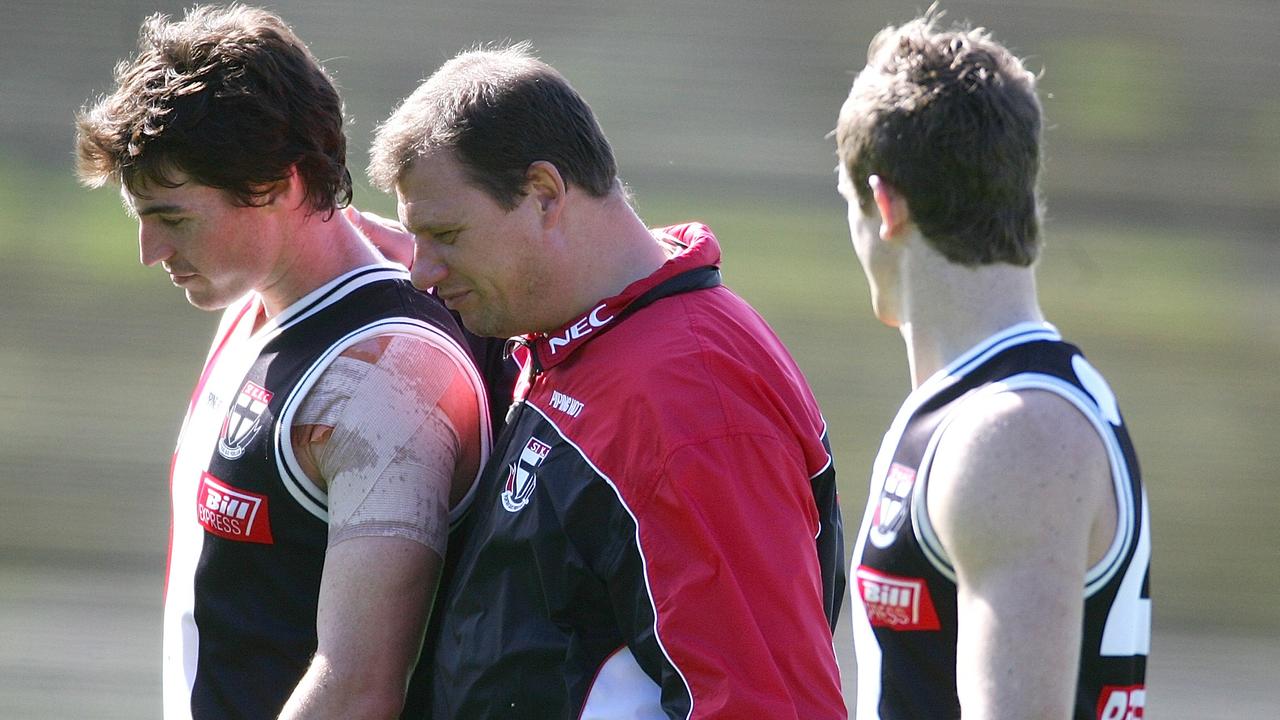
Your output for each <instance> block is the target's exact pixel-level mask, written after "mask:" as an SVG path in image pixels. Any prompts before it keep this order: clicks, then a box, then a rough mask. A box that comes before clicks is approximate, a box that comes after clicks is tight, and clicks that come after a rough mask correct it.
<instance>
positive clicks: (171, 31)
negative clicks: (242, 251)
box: [76, 4, 351, 216]
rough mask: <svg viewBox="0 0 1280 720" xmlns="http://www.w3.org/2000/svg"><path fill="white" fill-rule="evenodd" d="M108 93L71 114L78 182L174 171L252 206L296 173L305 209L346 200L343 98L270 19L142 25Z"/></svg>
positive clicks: (213, 18) (199, 14)
mask: <svg viewBox="0 0 1280 720" xmlns="http://www.w3.org/2000/svg"><path fill="white" fill-rule="evenodd" d="M115 82H116V87H115V90H114V92H112V93H111V94H110V95H107V96H105V97H101V98H99V99H98V100H97V101H96V102H95V103H94V104H93V105H92V107H86V108H82V109H81V111H80V112H79V114H78V115H77V117H76V131H77V132H76V161H77V168H76V169H77V173H78V175H79V177H80V180H81V182H83V183H84V184H86V185H89V186H91V187H101V186H102V185H104V184H106V183H107V182H116V183H120V184H123V185H124V187H125V188H126V189H128V191H129V192H130V193H132V194H135V195H138V196H140V197H141V196H143V189H144V188H145V186H147V185H158V186H161V187H176V186H177V185H178V184H179V183H180V180H179V179H178V178H177V175H178V174H179V173H181V174H185V175H186V176H187V177H189V178H190V179H192V180H194V181H195V182H197V183H200V184H202V185H207V186H209V187H214V188H219V189H222V190H225V191H226V192H228V193H229V194H230V195H231V197H232V198H234V200H235V201H236V202H238V203H240V204H243V205H261V204H262V203H263V202H265V198H266V197H267V195H268V194H269V193H270V192H271V190H272V188H273V186H274V185H275V184H277V183H278V182H279V181H281V180H284V179H285V178H287V177H288V176H289V173H290V171H291V169H293V168H297V172H298V176H299V178H300V179H301V180H302V183H303V185H304V187H305V190H306V201H305V202H306V203H308V204H309V205H310V210H311V211H312V212H322V213H326V216H329V215H332V214H333V212H334V211H335V210H336V209H337V208H340V207H342V206H344V205H346V204H347V203H349V202H350V201H351V174H350V172H348V170H347V166H346V153H347V140H346V135H345V134H344V133H343V108H342V100H341V98H339V97H338V91H337V89H336V88H335V87H334V83H333V80H332V79H331V78H330V77H329V75H328V73H326V72H325V70H324V68H323V67H321V66H320V63H319V62H318V61H317V60H316V59H315V57H313V56H312V54H311V51H310V50H308V49H307V46H306V45H304V44H303V43H302V41H301V40H299V39H298V37H297V35H295V34H294V32H293V30H291V29H290V28H289V26H288V25H286V24H285V22H284V21H283V20H281V19H280V18H279V17H278V16H276V15H274V14H272V13H270V12H267V11H266V10H261V9H258V8H253V7H247V6H244V5H239V4H234V5H230V6H225V7H218V6H211V5H204V6H199V7H195V8H192V9H191V10H189V11H188V12H187V14H186V16H185V17H183V19H182V20H180V21H176V22H174V21H171V20H170V19H169V17H168V16H166V15H161V14H156V15H152V16H151V17H149V18H147V20H146V21H145V22H144V23H143V24H142V29H141V31H140V32H139V36H138V53H137V55H135V56H134V57H133V58H131V59H130V60H126V61H122V62H121V63H119V64H118V65H116V68H115Z"/></svg>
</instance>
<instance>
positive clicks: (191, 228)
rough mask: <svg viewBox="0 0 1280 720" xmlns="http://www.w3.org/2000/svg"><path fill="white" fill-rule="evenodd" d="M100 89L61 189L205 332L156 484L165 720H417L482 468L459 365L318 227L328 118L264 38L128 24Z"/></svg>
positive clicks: (332, 176)
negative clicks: (159, 280)
mask: <svg viewBox="0 0 1280 720" xmlns="http://www.w3.org/2000/svg"><path fill="white" fill-rule="evenodd" d="M116 83H117V85H116V88H115V89H114V91H113V92H112V93H111V94H110V95H108V96H106V97H104V98H102V99H100V100H98V101H97V102H96V103H95V104H94V105H93V106H92V107H90V108H87V109H86V110H84V111H83V112H82V113H81V114H80V116H79V118H78V138H77V155H78V160H79V171H80V177H81V179H82V180H83V181H84V182H85V183H86V184H89V185H91V186H95V187H96V186H101V185H103V184H105V183H107V182H118V183H120V184H121V185H122V195H123V197H124V202H125V205H126V207H127V209H128V210H129V212H130V213H131V214H132V215H134V216H135V217H137V218H138V222H139V233H138V244H139V248H140V254H141V260H142V262H143V263H144V264H146V265H155V264H159V265H161V266H162V267H163V268H164V269H165V270H166V271H167V272H168V273H169V276H170V278H171V279H172V280H173V283H174V285H176V286H178V287H180V288H182V289H183V290H184V291H185V292H186V296H187V299H188V300H189V301H190V302H191V304H193V305H195V306H197V307H199V308H202V309H207V310H215V309H223V308H225V309H226V312H225V314H224V315H223V320H222V323H221V325H220V327H219V329H218V331H217V334H216V336H215V339H214V342H213V346H212V349H211V350H210V353H209V357H208V360H207V361H206V364H205V368H204V371H203V373H201V376H200V379H199V383H198V384H197V386H196V390H195V392H194V394H193V395H192V399H191V403H190V406H189V408H188V411H187V416H186V419H185V420H184V422H183V426H182V432H181V435H180V438H179V440H178V448H177V451H176V452H175V454H174V458H173V464H172V471H171V473H172V474H171V486H172V500H173V515H172V532H171V543H170V548H169V567H168V575H167V583H166V589H165V612H164V627H165V632H164V682H163V686H164V714H165V717H166V718H169V719H170V720H174V719H177V718H218V719H225V718H253V719H258V718H268V717H276V716H280V717H287V718H302V717H306V718H321V717H334V718H390V717H396V716H398V715H399V714H400V712H401V710H402V708H403V709H404V710H405V712H406V715H410V714H411V715H413V716H418V715H420V714H421V709H420V708H418V707H416V706H415V705H416V703H418V702H420V701H421V699H422V695H421V693H420V692H419V691H418V688H421V687H422V683H421V678H420V677H419V676H420V675H421V672H419V674H418V675H417V676H414V678H413V680H412V682H411V680H410V676H411V674H412V673H413V671H414V668H415V666H416V663H417V659H418V656H419V652H420V648H421V642H422V635H423V628H424V626H425V623H426V619H427V615H428V613H429V610H430V607H431V599H432V597H433V595H434V593H435V589H436V584H437V579H438V577H439V574H440V570H441V565H442V561H443V556H444V554H445V543H446V534H447V530H448V527H449V525H450V522H451V519H452V518H453V517H456V516H457V515H459V514H460V513H461V511H462V509H463V508H464V505H465V504H466V502H467V501H468V499H469V498H470V497H471V490H472V488H473V487H474V480H475V478H476V475H477V473H478V471H479V469H480V468H481V466H482V465H483V462H484V460H485V457H486V456H487V453H488V450H489V445H490V437H489V431H490V428H489V422H488V410H487V403H486V402H485V392H484V387H483V385H482V382H481V379H480V377H479V375H478V374H477V372H476V370H475V367H474V366H473V364H472V360H471V358H470V356H469V354H468V352H467V350H466V345H465V341H464V339H463V337H462V335H461V334H460V331H459V329H458V327H457V325H456V324H455V323H454V322H453V320H452V318H451V317H450V316H449V314H448V312H447V311H446V310H445V309H444V308H443V307H442V306H441V305H440V304H439V303H438V302H437V301H435V300H434V299H432V298H429V297H428V296H426V295H424V294H422V293H420V292H418V291H417V290H415V289H414V288H413V287H412V285H411V283H410V280H409V276H408V273H407V272H406V270H405V269H404V267H403V266H401V265H396V264H392V263H389V262H387V261H386V260H385V259H383V257H382V256H381V255H379V254H378V252H377V251H376V250H375V249H374V247H373V246H372V245H370V244H369V242H368V241H367V240H366V239H365V238H364V237H363V236H362V235H361V234H360V232H359V231H358V230H357V229H356V227H355V226H354V225H353V224H352V222H351V217H352V216H351V215H350V214H348V213H346V212H337V210H338V209H339V208H341V207H343V206H344V205H345V204H346V203H347V201H348V200H349V199H350V197H351V180H350V175H349V174H348V172H347V169H346V157H345V154H346V141H345V138H344V136H343V128H342V125H343V116H342V103H341V101H340V99H339V97H338V94H337V92H336V90H335V88H334V86H333V83H332V82H331V80H330V79H329V77H328V75H327V74H326V73H325V71H324V69H323V68H321V66H320V65H319V63H318V62H317V61H316V59H315V58H314V57H313V56H312V54H311V53H310V51H309V50H308V49H307V48H306V46H305V45H303V43H302V41H301V40H299V39H298V38H297V36H296V35H295V34H294V33H293V31H292V30H291V29H290V28H289V27H288V26H287V25H285V24H284V22H283V21H282V20H281V19H280V18H279V17H277V16H275V15H273V14H271V13H268V12H266V11H263V10H258V9H255V8H249V7H245V6H240V5H232V6H229V7H212V6H202V7H197V8H194V9H192V10H191V11H189V12H188V13H187V15H186V16H185V17H184V18H183V19H182V20H180V21H171V20H169V19H168V18H167V17H165V16H162V15H156V16H153V17H151V18H149V19H148V20H147V21H146V22H145V23H144V24H143V26H142V30H141V34H140V40H139V50H138V53H137V55H136V56H134V57H133V58H132V59H131V60H129V61H126V62H123V63H121V64H120V65H119V66H118V67H117V68H116ZM420 670H421V669H420ZM406 686H408V687H409V691H408V692H409V702H408V705H407V706H406Z"/></svg>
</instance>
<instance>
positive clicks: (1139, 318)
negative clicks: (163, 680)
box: [0, 168, 1280, 718]
mask: <svg viewBox="0 0 1280 720" xmlns="http://www.w3.org/2000/svg"><path fill="white" fill-rule="evenodd" d="M3 170H4V168H0V197H4V198H7V202H8V203H9V204H8V205H6V206H0V224H2V225H3V227H5V228H9V229H11V230H12V232H6V234H5V235H4V236H3V237H0V261H2V262H0V288H3V290H2V291H0V293H2V297H3V308H4V311H3V314H2V315H0V438H2V440H0V442H2V444H0V638H3V642H0V716H2V717H6V718H8V717H13V718H54V717H89V716H92V717H101V718H107V717H120V718H125V717H129V718H137V717H155V716H157V715H158V699H157V697H158V696H157V693H158V653H159V615H158V613H159V603H160V593H161V586H162V582H163V562H164V546H165V538H166V530H167V524H166V523H167V521H166V515H165V513H166V503H167V499H166V477H165V473H166V471H167V465H168V459H169V453H170V452H171V449H172V444H173V442H174V439H175V435H176V431H177V425H178V422H179V420H180V416H181V413H182V411H183V408H184V407H185V403H186V399H187V394H188V393H189V391H190V386H191V383H192V382H193V381H194V378H195V375H196V373H197V371H198V369H199V364H200V362H201V359H202V357H203V354H204V350H205V345H206V343H207V341H208V336H209V334H210V333H211V331H212V329H213V325H214V323H215V317H214V316H213V315H209V314H205V313H201V312H198V311H195V310H193V309H191V308H189V307H188V306H187V305H186V304H185V303H184V302H183V300H182V297H181V294H180V293H179V292H178V291H177V290H175V289H174V288H172V287H171V286H169V284H168V281H167V279H166V278H165V277H164V276H163V274H162V273H159V272H157V271H154V270H151V271H148V270H145V269H143V268H140V267H138V266H137V264H136V260H135V257H136V249H135V247H134V245H133V238H134V228H133V225H132V224H131V222H130V221H128V220H127V219H126V218H125V217H124V215H123V213H121V212H120V208H119V203H118V200H117V199H116V198H115V197H114V196H113V195H112V194H111V193H110V192H108V191H101V192H96V193H88V192H83V191H78V190H76V189H75V188H73V187H71V186H70V183H69V182H68V181H66V180H65V179H64V178H62V177H60V176H54V175H47V176H46V175H42V174H41V173H39V172H34V173H31V172H29V173H27V175H26V176H27V177H28V178H33V180H32V181H31V182H28V183H24V184H22V185H20V186H19V185H16V184H14V183H12V182H11V181H9V182H8V183H7V184H6V182H5V180H4V178H12V177H15V176H16V175H17V174H16V173H13V172H4V171H3ZM10 170H12V169H10ZM635 190H636V194H637V202H638V204H639V207H640V209H641V211H642V213H643V214H644V216H645V217H646V219H647V220H648V221H650V222H651V223H652V224H664V223H671V222H679V221H683V220H688V219H700V220H704V221H706V222H708V223H709V224H710V225H711V226H712V227H713V228H714V229H716V231H717V233H718V234H719V235H720V238H721V240H722V243H723V245H724V248H725V262H724V274H725V277H726V280H727V282H728V283H729V284H730V285H731V286H733V287H734V288H735V289H737V290H738V291H739V292H740V293H741V294H743V295H745V296H746V297H747V298H748V299H750V300H751V301H752V302H754V303H755V304H756V305H757V307H758V308H759V309H760V310H761V311H762V312H763V314H764V315H765V316H766V317H767V318H768V319H769V320H770V322H771V323H773V324H774V325H775V327H776V329H777V330H778V332H779V334H780V335H782V336H783V338H784V340H786V341H787V343H788V344H789V345H790V347H791V348H792V349H793V350H794V352H795V354H796V355H797V357H798V359H799V361H800V363H801V365H802V367H803V368H804V369H805V371H806V373H808V375H809V377H810V380H811V382H812V384H813V386H814V388H815V390H816V392H817V394H818V397H819V401H820V402H821V403H822V405H823V408H824V410H825V412H826V415H827V419H828V422H829V425H830V427H831V430H832V440H833V445H834V447H835V451H836V456H837V463H838V469H839V473H840V478H841V481H840V482H841V488H842V495H843V504H844V507H845V511H846V516H847V521H848V522H850V523H851V524H852V523H854V522H855V521H856V517H857V513H858V511H859V508H860V505H861V502H862V500H863V498H864V497H865V492H866V490H865V482H866V479H865V476H866V472H867V469H868V467H869V465H870V462H871V458H872V455H873V453H874V451H875V448H876V446H877V444H878V442H879V440H880V436H881V434H882V432H883V430H884V428H885V427H886V425H887V423H888V421H889V419H890V418H891V417H892V414H893V412H894V411H895V409H896V407H897V404H898V403H899V401H900V400H901V398H902V396H903V395H904V394H905V392H906V391H907V389H908V388H907V376H906V367H905V362H904V360H903V353H902V347H901V340H900V338H899V337H898V336H897V334H896V333H895V332H894V331H891V330H888V329H885V328H883V327H881V326H879V325H878V324H877V323H875V322H874V321H873V320H872V319H871V316H870V312H869V310H868V308H867V299H866V288H865V284H864V281H863V280H862V276H861V273H860V272H859V271H858V269H857V268H856V265H855V259H854V257H853V253H852V251H851V249H850V247H849V245H848V241H847V236H846V234H845V229H844V226H843V222H844V220H843V218H844V215H843V209H842V208H841V206H840V204H839V202H838V200H837V199H836V197H835V196H834V193H831V194H830V195H829V196H821V197H802V198H801V197H797V198H787V197H783V198H774V199H773V201H771V202H768V203H764V202H758V201H757V199H756V198H751V197H746V198H738V199H728V198H721V199H716V198H714V197H712V198H710V199H709V200H704V198H702V197H699V195H698V194H696V193H689V194H686V193H674V192H670V189H666V190H667V191H668V194H667V195H663V194H662V193H661V191H662V190H664V189H663V188H650V187H648V186H646V185H639V186H638V187H636V188H635ZM363 197H366V198H367V197H369V196H368V195H367V194H366V195H363ZM699 200H704V201H705V202H706V205H705V206H703V205H700V204H698V203H699ZM366 204H367V205H369V206H371V207H374V208H375V209H378V210H380V211H383V212H386V211H388V210H389V207H390V206H389V204H388V201H387V200H386V199H385V198H376V199H373V200H368V201H366ZM50 206H56V207H58V208H59V209H60V212H59V213H58V214H57V215H54V214H50V213H47V212H44V209H45V208H48V207H50ZM68 218H70V220H67V219H68ZM1048 235H1049V237H1050V245H1049V246H1048V249H1047V252H1046V255H1045V258H1044V260H1043V267H1042V271H1041V281H1042V282H1041V284H1042V286H1043V296H1044V305H1045V309H1046V311H1047V313H1048V314H1049V316H1050V317H1051V319H1053V320H1054V322H1055V323H1056V324H1057V325H1058V326H1059V327H1060V328H1061V329H1062V330H1063V332H1064V333H1065V334H1066V335H1068V336H1069V337H1070V338H1072V339H1074V340H1075V341H1077V342H1078V343H1079V344H1081V345H1082V346H1083V347H1084V348H1085V349H1086V351H1087V352H1088V353H1089V355H1090V357H1091V359H1092V360H1093V361H1094V363H1095V364H1096V365H1098V366H1099V367H1100V368H1101V369H1102V370H1103V372H1104V373H1106V374H1107V376H1108V378H1109V379H1110V381H1111V383H1112V385H1113V387H1114V388H1115V389H1116V391H1117V393H1118V394H1119V397H1120V399H1121V403H1122V407H1123V408H1124V411H1125V413H1126V416H1127V419H1128V421H1129V423H1130V425H1131V428H1132V431H1133V434H1134V437H1135V441H1136V443H1137V445H1138V449H1139V453H1140V455H1141V459H1142V465H1143V471H1144V475H1145V477H1146V480H1147V483H1148V487H1149V491H1150V495H1151V501H1152V511H1153V522H1154V529H1155V542H1156V546H1155V558H1154V568H1153V593H1154V596H1155V626H1156V635H1155V640H1154V643H1153V644H1154V651H1155V653H1156V655H1155V657H1154V659H1153V661H1152V671H1151V672H1152V678H1151V682H1150V688H1151V696H1152V698H1151V700H1150V703H1149V704H1150V706H1153V707H1156V708H1157V709H1163V711H1164V712H1163V713H1162V714H1163V716H1165V717H1196V718H1200V717H1205V718H1208V717H1258V716H1260V715H1259V714H1257V713H1255V712H1253V711H1254V710H1257V709H1259V708H1265V707H1268V706H1270V705H1271V704H1273V703H1275V702H1276V701H1277V700H1280V695H1278V694H1277V691H1276V689H1275V687H1274V683H1273V682H1270V681H1266V680H1265V677H1266V673H1265V668H1266V667H1271V668H1274V667H1275V666H1276V664H1277V663H1280V649H1278V645H1277V643H1275V642H1274V640H1275V638H1276V637H1277V636H1278V635H1280V604H1277V603H1276V602H1275V601H1274V599H1275V598H1276V597H1277V596H1280V561H1278V560H1277V554H1276V550H1275V548H1276V546H1277V541H1278V540H1280V533H1278V531H1277V530H1276V525H1275V523H1274V520H1273V518H1272V514H1273V513H1274V509H1275V508H1277V507H1280V483H1277V482H1276V471H1275V468H1276V467H1277V466H1280V450H1278V449H1277V443H1276V442H1275V440H1274V438H1275V436H1276V435H1277V432H1278V431H1280V416H1277V414H1276V412H1275V408H1276V407H1277V401H1280V397H1277V394H1278V393H1277V387H1278V385H1277V383H1276V382H1275V380H1274V372H1275V370H1276V367H1277V360H1278V359H1280V332H1278V325H1277V320H1276V318H1280V296H1278V295H1277V293H1276V292H1275V290H1274V285H1273V278H1274V277H1275V275H1276V271H1277V270H1280V246H1277V245H1275V244H1273V243H1267V242H1262V241H1258V240H1250V239H1247V238H1231V237H1214V236H1209V235H1204V236H1199V235H1196V234H1193V233H1187V232H1183V233H1178V234H1169V233H1164V232H1156V231H1152V230H1140V229H1133V228H1127V227H1108V226H1083V225H1071V226H1066V225H1063V226H1059V225H1058V224H1057V223H1051V224H1050V226H1049V232H1048ZM842 638H843V641H842V642H841V650H842V653H844V654H845V655H846V658H845V663H844V664H845V672H846V674H847V675H848V676H849V680H850V682H851V679H852V669H853V668H852V663H851V662H850V661H849V660H848V657H847V655H848V643H847V637H844V636H843V635H842ZM1268 638H1270V640H1268ZM1162 652H1167V653H1168V654H1167V655H1162ZM1210 666H1212V667H1210ZM1206 671H1211V672H1213V673H1216V674H1217V675H1218V676H1220V678H1221V680H1222V683H1225V684H1219V685H1217V686H1216V687H1218V688H1219V689H1218V690H1214V689H1212V688H1205V689H1204V690H1203V691H1201V690H1196V689H1195V687H1194V685H1195V683H1196V682H1197V680H1196V679H1197V678H1199V677H1201V676H1202V675H1203V674H1204V673H1205V672H1206ZM1228 690H1229V692H1228ZM1206 693H1208V695H1206ZM1222 693H1226V694H1222ZM1220 700H1221V702H1228V701H1230V703H1234V705H1231V704H1227V705H1222V704H1221V702H1219V701H1220ZM100 703H101V704H100ZM1196 703H1199V704H1196ZM1187 708H1200V710H1197V711H1196V712H1195V714H1183V713H1182V712H1181V711H1180V709H1183V710H1185V709H1187ZM1215 708H1217V709H1219V710H1221V709H1222V708H1227V710H1223V714H1220V715H1219V714H1214V713H1215V712H1217V710H1215ZM1232 708H1234V710H1232ZM1228 710H1231V712H1227V711H1228ZM1237 711H1238V712H1237Z"/></svg>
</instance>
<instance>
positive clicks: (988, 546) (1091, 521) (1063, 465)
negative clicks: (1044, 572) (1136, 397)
mask: <svg viewBox="0 0 1280 720" xmlns="http://www.w3.org/2000/svg"><path fill="white" fill-rule="evenodd" d="M1110 477H1111V471H1110V465H1109V461H1108V457H1107V450H1106V446H1105V445H1104V443H1103V440H1102V438H1101V436H1100V435H1099V434H1098V431H1097V429H1096V428H1095V427H1094V426H1093V424H1092V422H1091V421H1090V420H1089V419H1088V418H1086V417H1085V416H1084V414H1083V413H1081V411H1080V410H1079V409H1077V408H1076V407H1075V406H1074V405H1073V404H1072V403H1071V402H1070V401H1069V400H1067V399H1066V398H1063V397H1061V396H1060V395H1057V394H1056V393H1053V392H1050V391H1045V390H1019V391H1002V392H989V393H981V394H978V395H975V396H974V397H973V398H971V399H969V400H967V401H965V403H964V405H962V406H961V408H959V409H958V410H957V411H956V414H955V416H954V417H953V419H952V420H951V422H950V423H949V424H948V425H947V427H946V428H945V430H944V432H943V434H942V437H941V440H940V441H939V443H938V447H937V450H936V453H935V455H934V460H933V463H932V465H931V470H930V474H929V480H928V495H927V507H928V513H929V519H930V521H931V523H932V524H933V526H934V528H935V530H936V531H937V533H938V537H939V539H940V540H941V541H942V543H943V545H944V547H945V548H946V550H947V552H948V553H949V555H951V558H952V560H953V562H954V563H955V564H956V565H957V568H960V567H961V566H968V567H971V568H972V567H974V566H976V565H981V564H983V563H987V562H996V561H997V560H998V559H999V558H1001V557H1003V556H1006V555H1008V554H1009V552H1010V550H1011V549H1017V550H1018V552H1020V553H1021V552H1023V551H1025V550H1027V549H1030V548H1035V547H1045V548H1052V547H1053V546H1055V545H1056V546H1057V547H1059V548H1064V547H1070V548H1075V547H1077V546H1079V547H1080V548H1081V552H1082V553H1083V552H1084V551H1085V549H1087V547H1088V545H1089V538H1090V531H1091V529H1092V528H1093V527H1094V526H1095V524H1096V523H1097V519H1098V517H1099V514H1100V512H1101V511H1102V510H1104V509H1105V508H1106V507H1107V504H1108V503H1111V502H1112V492H1111V481H1110Z"/></svg>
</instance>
